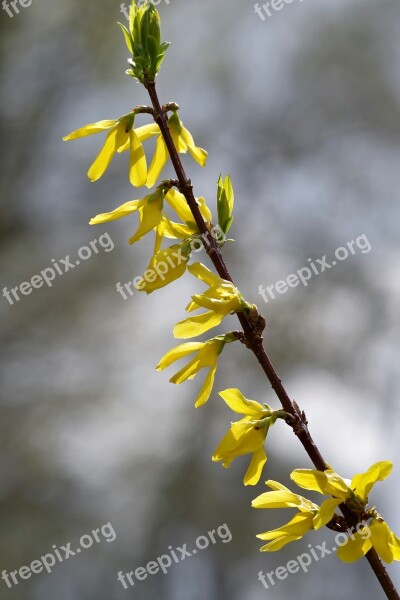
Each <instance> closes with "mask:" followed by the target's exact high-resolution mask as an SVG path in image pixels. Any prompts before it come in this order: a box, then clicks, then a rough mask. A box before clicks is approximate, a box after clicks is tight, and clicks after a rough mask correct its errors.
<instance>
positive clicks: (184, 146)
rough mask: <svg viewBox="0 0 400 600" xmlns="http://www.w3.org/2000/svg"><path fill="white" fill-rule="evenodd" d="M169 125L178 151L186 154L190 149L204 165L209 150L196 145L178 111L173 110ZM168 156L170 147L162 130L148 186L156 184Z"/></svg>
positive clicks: (193, 156)
mask: <svg viewBox="0 0 400 600" xmlns="http://www.w3.org/2000/svg"><path fill="white" fill-rule="evenodd" d="M168 127H169V130H170V132H171V136H172V139H173V142H174V145H175V147H176V149H177V151H178V152H179V153H180V154H186V152H187V151H189V152H190V154H191V156H192V158H193V159H194V160H195V161H196V162H197V163H199V165H201V166H202V167H204V166H205V164H206V161H207V152H206V151H205V150H203V148H198V147H197V146H196V145H195V142H194V140H193V137H192V135H191V133H190V132H189V131H188V130H187V129H186V127H184V126H183V124H182V122H181V120H180V119H179V116H178V113H176V112H173V113H172V115H171V116H170V117H169V119H168ZM168 157H169V152H168V148H167V146H166V144H165V142H164V138H163V136H162V134H161V132H160V133H159V135H158V136H157V141H156V150H155V153H154V157H153V160H152V162H151V165H150V167H149V172H148V176H147V187H149V188H151V187H152V186H153V185H155V183H156V181H157V179H158V178H159V176H160V174H161V171H162V170H163V168H164V167H165V164H166V162H167V160H168Z"/></svg>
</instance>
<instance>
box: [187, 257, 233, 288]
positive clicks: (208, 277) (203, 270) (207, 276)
mask: <svg viewBox="0 0 400 600" xmlns="http://www.w3.org/2000/svg"><path fill="white" fill-rule="evenodd" d="M188 270H189V271H190V273H191V274H192V275H194V276H195V277H197V279H200V281H204V283H206V284H207V285H209V286H212V285H221V284H222V283H224V282H225V279H222V278H221V277H219V275H216V274H215V273H213V272H212V271H210V269H207V267H206V266H205V265H203V264H202V263H199V262H197V263H193V264H192V265H190V267H189V269H188Z"/></svg>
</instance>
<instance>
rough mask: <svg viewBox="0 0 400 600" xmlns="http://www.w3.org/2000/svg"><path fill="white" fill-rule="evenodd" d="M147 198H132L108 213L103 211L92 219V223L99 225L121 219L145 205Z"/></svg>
mask: <svg viewBox="0 0 400 600" xmlns="http://www.w3.org/2000/svg"><path fill="white" fill-rule="evenodd" d="M144 203H145V200H144V199H143V200H130V201H129V202H125V204H122V205H121V206H118V208H116V209H114V210H112V211H111V212H108V213H102V214H100V215H97V216H96V217H93V219H90V221H89V223H90V225H98V224H99V223H106V222H107V221H115V220H116V219H121V218H122V217H126V216H127V215H131V214H132V213H133V212H135V211H136V210H138V209H139V208H140V207H142V206H143V204H144Z"/></svg>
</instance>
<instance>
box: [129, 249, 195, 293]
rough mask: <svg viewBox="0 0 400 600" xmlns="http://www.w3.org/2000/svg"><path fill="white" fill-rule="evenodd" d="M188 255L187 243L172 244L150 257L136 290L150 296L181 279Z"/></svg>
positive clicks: (189, 251) (189, 250)
mask: <svg viewBox="0 0 400 600" xmlns="http://www.w3.org/2000/svg"><path fill="white" fill-rule="evenodd" d="M190 253H191V249H190V244H189V243H187V242H181V243H180V244H174V245H173V246H170V247H169V248H165V249H164V250H160V251H159V252H157V253H155V254H154V255H153V256H152V257H151V259H150V263H149V266H148V267H147V269H146V271H145V272H144V275H143V278H142V280H141V281H140V282H139V283H138V285H137V289H138V290H139V291H141V292H146V294H151V293H152V292H154V291H155V290H159V289H160V288H163V287H165V286H166V285H168V284H169V283H172V282H173V281H175V280H176V279H179V277H182V275H183V274H184V273H185V271H186V266H187V261H188V260H189V258H190Z"/></svg>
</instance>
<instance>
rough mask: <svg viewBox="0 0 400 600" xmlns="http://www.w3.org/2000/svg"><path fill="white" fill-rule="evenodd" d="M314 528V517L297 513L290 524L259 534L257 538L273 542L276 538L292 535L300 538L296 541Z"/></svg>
mask: <svg viewBox="0 0 400 600" xmlns="http://www.w3.org/2000/svg"><path fill="white" fill-rule="evenodd" d="M312 528H313V520H312V515H311V514H310V513H301V512H299V513H296V514H295V515H294V517H293V518H292V519H291V520H290V521H289V522H288V523H285V524H284V525H282V526H281V527H278V528H277V529H273V530H272V531H266V532H265V533H259V534H258V535H257V536H256V537H257V538H258V539H259V540H273V539H275V538H281V537H285V536H288V535H290V536H298V537H296V539H299V538H300V537H302V536H303V535H304V534H305V533H307V531H309V530H310V529H312Z"/></svg>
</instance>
